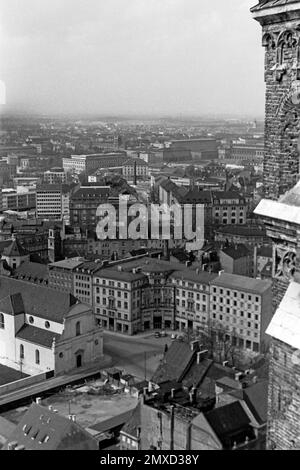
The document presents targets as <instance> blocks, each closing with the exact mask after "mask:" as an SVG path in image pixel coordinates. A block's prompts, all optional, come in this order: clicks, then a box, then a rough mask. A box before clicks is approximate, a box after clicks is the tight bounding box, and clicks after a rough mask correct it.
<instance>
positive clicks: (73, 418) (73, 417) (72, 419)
mask: <svg viewBox="0 0 300 470" xmlns="http://www.w3.org/2000/svg"><path fill="white" fill-rule="evenodd" d="M68 418H69V420H70V421H73V422H74V423H75V422H76V415H69V416H68Z"/></svg>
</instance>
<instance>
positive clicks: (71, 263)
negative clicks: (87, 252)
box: [49, 258, 84, 271]
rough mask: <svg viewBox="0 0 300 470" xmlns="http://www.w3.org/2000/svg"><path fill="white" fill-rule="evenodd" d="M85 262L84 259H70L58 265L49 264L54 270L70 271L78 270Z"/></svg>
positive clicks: (57, 263)
mask: <svg viewBox="0 0 300 470" xmlns="http://www.w3.org/2000/svg"><path fill="white" fill-rule="evenodd" d="M83 262H84V259H83V258H69V259H65V260H62V261H57V262H56V263H51V264H49V266H50V267H53V268H62V269H69V270H70V271H71V270H73V269H75V268H78V267H79V266H80V265H81V264H82V263H83Z"/></svg>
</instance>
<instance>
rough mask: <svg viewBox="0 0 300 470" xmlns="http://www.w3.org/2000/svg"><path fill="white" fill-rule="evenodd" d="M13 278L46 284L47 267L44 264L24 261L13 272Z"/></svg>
mask: <svg viewBox="0 0 300 470" xmlns="http://www.w3.org/2000/svg"><path fill="white" fill-rule="evenodd" d="M13 277H14V278H15V279H20V280H24V281H28V282H36V283H39V282H44V283H47V282H48V267H47V265H46V264H40V263H32V262H31V261H26V262H25V263H22V264H21V265H20V266H19V267H18V268H16V269H15V270H14V274H13Z"/></svg>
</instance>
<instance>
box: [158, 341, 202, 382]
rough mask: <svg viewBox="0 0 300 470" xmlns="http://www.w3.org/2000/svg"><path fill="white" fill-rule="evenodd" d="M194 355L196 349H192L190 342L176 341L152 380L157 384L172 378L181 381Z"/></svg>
mask: <svg viewBox="0 0 300 470" xmlns="http://www.w3.org/2000/svg"><path fill="white" fill-rule="evenodd" d="M194 356H195V351H192V349H191V346H190V344H188V343H185V342H181V341H174V342H173V343H172V344H171V346H170V347H169V349H168V351H167V352H166V354H165V357H164V359H163V360H162V363H161V365H160V366H159V367H158V369H157V370H156V372H155V373H154V375H153V377H152V379H151V381H152V382H154V383H157V384H159V383H162V382H167V381H172V380H173V381H177V382H179V381H180V379H181V378H182V375H183V374H184V372H185V371H186V370H187V368H188V366H189V365H190V363H191V360H192V359H193V357H194Z"/></svg>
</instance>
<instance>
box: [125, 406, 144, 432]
mask: <svg viewBox="0 0 300 470" xmlns="http://www.w3.org/2000/svg"><path fill="white" fill-rule="evenodd" d="M140 426H141V402H139V403H138V405H137V407H136V408H135V409H134V410H133V412H132V414H131V417H130V418H129V420H128V421H127V422H126V423H125V426H124V427H123V428H122V433H124V434H127V435H128V436H131V437H133V438H135V439H138V437H139V428H140Z"/></svg>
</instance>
